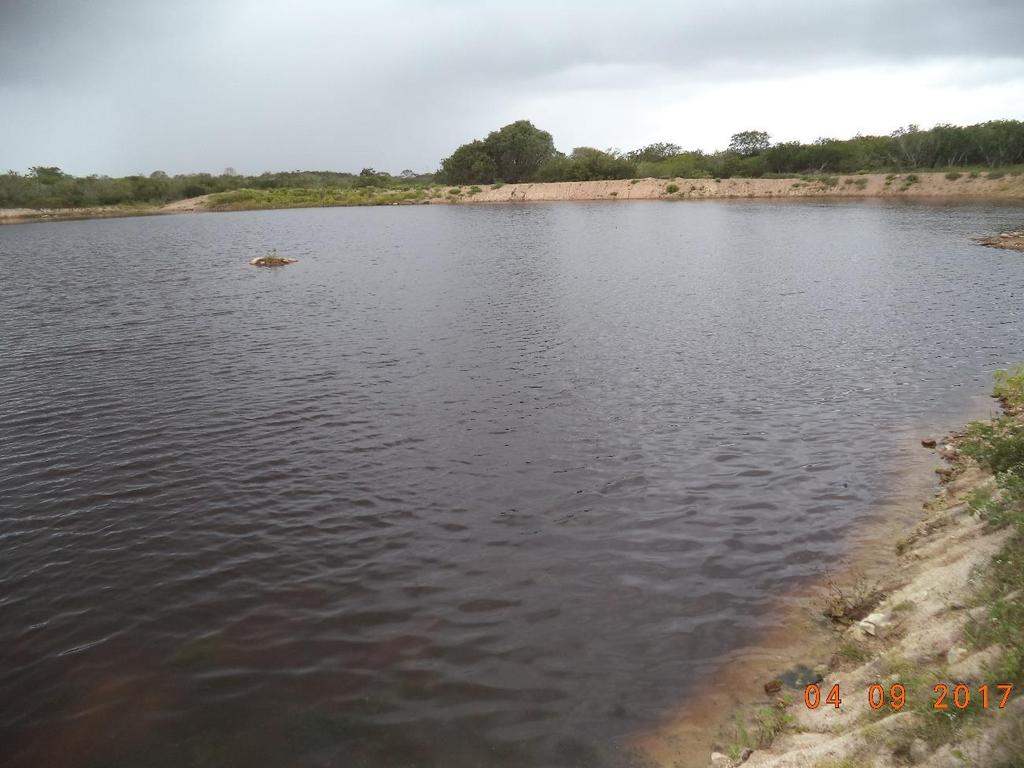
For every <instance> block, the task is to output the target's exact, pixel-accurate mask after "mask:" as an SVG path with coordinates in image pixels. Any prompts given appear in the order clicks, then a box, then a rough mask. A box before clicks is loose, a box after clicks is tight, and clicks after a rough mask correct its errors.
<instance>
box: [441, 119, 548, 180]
mask: <svg viewBox="0 0 1024 768" xmlns="http://www.w3.org/2000/svg"><path fill="white" fill-rule="evenodd" d="M553 157H555V142H554V140H553V139H552V138H551V134H550V133H548V132H547V131H542V130H540V129H539V128H537V127H536V126H535V125H534V124H533V123H531V122H530V121H529V120H517V121H516V122H514V123H509V124H508V125H506V126H504V127H503V128H499V129H498V130H497V131H492V132H491V133H489V134H488V135H487V138H486V139H484V140H483V141H480V140H477V141H471V142H470V143H468V144H463V145H462V146H461V147H459V148H458V149H456V150H455V152H453V153H452V155H451V157H448V158H445V159H444V160H442V161H441V170H440V172H439V174H438V178H439V180H440V181H441V182H442V183H445V184H490V183H492V182H494V181H495V180H497V179H501V180H502V181H507V182H509V183H515V182H519V181H527V180H529V179H532V178H533V177H534V175H535V174H536V173H537V171H538V169H539V168H540V167H541V166H542V165H543V164H544V163H545V162H547V161H548V160H550V159H552V158H553Z"/></svg>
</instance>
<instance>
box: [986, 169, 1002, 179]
mask: <svg viewBox="0 0 1024 768" xmlns="http://www.w3.org/2000/svg"><path fill="white" fill-rule="evenodd" d="M1004 175H1005V174H1004V173H1003V172H1002V171H989V172H988V173H986V174H985V178H986V179H1001V178H1003V176H1004Z"/></svg>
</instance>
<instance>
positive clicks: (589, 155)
mask: <svg viewBox="0 0 1024 768" xmlns="http://www.w3.org/2000/svg"><path fill="white" fill-rule="evenodd" d="M1021 164H1024V122H1022V121H1019V120H993V121H990V122H987V123H979V124H978V125H970V126H955V125H937V126H935V127H934V128H931V129H929V130H920V129H919V128H918V127H917V126H914V125H911V126H908V127H906V128H900V129H899V130H897V131H894V132H893V133H892V134H890V135H888V136H855V137H854V138H852V139H845V140H840V139H828V138H824V139H818V140H817V141H815V142H812V143H810V144H802V143H800V142H782V143H776V144H772V143H771V137H770V136H769V135H768V134H767V133H766V132H764V131H742V132H740V133H736V134H734V135H733V136H732V139H731V141H730V142H729V146H728V148H727V149H724V150H722V151H720V152H713V153H705V152H702V151H701V150H683V149H682V148H681V147H680V146H679V145H677V144H672V143H669V142H659V143H655V144H649V145H647V146H645V147H641V148H639V149H635V150H632V151H630V152H620V151H618V150H614V149H608V150H600V149H595V148H593V147H576V148H575V149H574V150H572V152H570V153H569V154H564V153H562V152H559V151H558V150H557V149H555V144H554V139H553V138H552V136H551V134H550V133H548V132H547V131H542V130H540V129H539V128H537V127H536V126H534V125H533V124H532V123H531V122H529V121H528V120H519V121H516V122H514V123H510V124H509V125H506V126H505V127H503V128H500V129H499V130H497V131H492V132H491V133H489V134H488V135H487V137H486V138H483V139H479V140H476V141H471V142H469V143H468V144H463V145H462V146H461V147H459V148H458V149H456V150H455V152H453V153H452V155H451V156H450V157H448V158H445V159H444V160H443V161H442V162H441V167H440V169H439V170H438V171H437V173H436V174H429V173H420V174H418V173H414V172H412V171H402V173H401V174H399V175H397V176H393V175H391V174H388V173H382V172H378V171H375V170H374V169H373V168H364V169H363V170H362V171H360V172H359V173H339V172H334V171H288V172H283V173H263V174H260V175H258V176H242V175H239V174H237V173H235V172H234V171H232V170H231V169H230V168H229V169H226V170H225V171H224V172H223V173H222V174H220V175H219V176H215V175H212V174H209V173H193V174H182V175H177V176H170V175H168V174H166V173H164V172H163V171H154V172H153V173H151V174H149V175H148V176H126V177H123V178H111V177H109V176H70V175H68V174H66V173H64V172H63V171H61V169H60V168H55V167H45V166H37V167H34V168H31V169H30V170H29V172H28V173H25V174H21V173H17V172H15V171H9V172H8V173H7V174H6V175H0V208H78V207H88V206H125V205H127V206H132V205H138V206H151V205H160V204H164V203H168V202H172V201H175V200H182V199H185V198H190V197H198V196H200V195H207V194H212V193H216V194H218V198H217V201H216V203H217V205H219V206H221V207H230V206H239V207H243V206H244V207H254V205H255V204H258V205H260V206H263V207H268V208H276V207H282V206H304V205H360V204H372V203H373V202H388V201H390V200H398V199H415V198H419V197H424V196H427V189H428V188H429V187H430V186H431V185H433V184H439V185H446V186H453V185H490V186H491V187H492V188H497V187H499V186H500V185H502V184H504V183H514V182H523V181H538V182H540V181H594V180H600V179H635V178H640V177H643V178H646V177H654V178H661V179H677V178H708V179H715V180H720V179H725V178H729V177H733V176H740V177H752V178H758V177H769V178H770V177H791V176H795V175H808V174H810V175H816V176H818V177H822V178H832V176H831V175H832V174H858V173H868V172H893V173H902V172H906V171H913V170H943V171H947V173H946V178H947V179H949V180H950V181H955V180H956V179H959V178H960V176H961V175H963V174H961V171H964V172H965V173H966V176H967V179H966V180H965V182H964V183H966V182H967V181H970V180H971V179H977V178H979V177H981V176H982V175H983V174H984V176H985V178H987V179H999V178H1002V177H1003V176H1004V174H1005V173H1007V172H1009V173H1012V174H1019V173H1020V172H1021V170H1022V168H1021ZM995 169H998V170H995ZM907 178H908V179H910V178H915V179H916V177H911V176H908V177H907ZM837 183H838V182H837ZM904 183H905V184H906V183H907V182H904ZM909 183H913V182H909ZM385 192H386V194H385ZM471 194H472V193H471Z"/></svg>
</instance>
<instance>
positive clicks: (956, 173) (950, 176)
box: [946, 171, 963, 181]
mask: <svg viewBox="0 0 1024 768" xmlns="http://www.w3.org/2000/svg"><path fill="white" fill-rule="evenodd" d="M961 176H963V174H962V173H960V172H959V171H950V172H949V173H947V174H946V178H947V179H949V180H950V181H956V180H957V179H959V178H960V177H961Z"/></svg>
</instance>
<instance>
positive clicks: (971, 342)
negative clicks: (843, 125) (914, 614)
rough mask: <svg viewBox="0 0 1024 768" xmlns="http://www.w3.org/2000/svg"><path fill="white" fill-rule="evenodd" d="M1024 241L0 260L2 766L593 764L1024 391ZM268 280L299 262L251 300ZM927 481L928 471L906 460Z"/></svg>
mask: <svg viewBox="0 0 1024 768" xmlns="http://www.w3.org/2000/svg"><path fill="white" fill-rule="evenodd" d="M1020 221H1021V210H1020V208H1017V209H1014V208H1011V207H993V206H962V207H947V206H920V205H902V206H898V205H882V204H872V203H850V202H844V203H842V204H839V203H827V204H826V203H813V202H810V203H807V202H800V203H771V202H700V203H675V204H672V203H657V202H640V203H615V204H611V203H608V204H579V205H577V204H559V205H546V206H544V205H533V206H520V207H516V206H501V207H499V206H494V207H484V206H480V207H474V206H458V207H436V206H435V207H413V208H371V209H323V210H301V211H271V212H260V213H237V214H219V215H216V214H204V215H184V216H175V217H161V218H144V219H121V220H107V221H84V222H65V223H53V224H34V225H23V226H12V227H4V228H0V351H2V358H0V388H2V392H3V396H2V398H0V554H2V557H0V752H2V753H3V755H4V758H3V760H2V761H0V762H3V763H4V764H5V765H13V766H47V768H64V767H70V766H74V767H78V766H82V767H88V768H92V767H93V766H154V767H156V768H163V767H164V766H167V767H168V768H170V767H172V766H173V767H174V768H185V767H187V766H240V767H241V766H247V767H248V766H284V765H288V766H328V765H330V766H335V765H337V766H360V765H362V766H372V767H374V768H377V767H378V766H380V767H383V766H436V767H437V768H442V767H443V768H461V767H463V766H484V765H486V766H498V767H499V768H500V767H501V766H539V765H551V766H555V765H559V766H570V765H601V764H615V763H617V762H619V761H620V760H621V759H622V758H621V755H619V751H620V748H621V747H622V745H623V744H624V743H627V737H628V735H629V734H630V733H633V732H636V731H637V730H638V729H640V728H643V727H646V726H649V725H651V724H652V723H655V722H657V721H658V720H659V718H662V717H664V716H666V713H669V712H671V711H672V709H673V708H674V707H676V706H678V705H679V704H680V702H682V701H684V700H686V698H687V697H688V696H692V695H694V693H695V686H696V684H697V683H696V681H698V680H699V679H700V675H701V674H704V673H706V672H707V671H708V670H710V669H713V668H714V666H715V664H716V663H717V662H718V661H720V660H721V659H722V657H723V654H725V653H727V652H728V651H730V650H731V649H735V648H736V647H738V646H739V645H741V644H743V643H746V642H750V641H751V640H752V639H754V638H755V637H756V636H757V633H758V632H759V631H760V630H762V629H763V628H764V627H765V626H766V625H767V624H768V623H769V622H770V617H769V615H768V613H767V608H768V605H769V601H770V600H771V599H772V598H773V597H774V596H776V595H779V594H781V593H784V592H785V591H786V590H788V589H792V588H794V587H796V586H797V585H798V584H800V583H801V580H802V579H806V578H807V577H808V576H809V575H812V574H815V573H817V572H818V571H820V569H821V568H822V566H823V564H826V563H827V562H828V560H829V558H830V557H832V556H834V555H835V554H836V552H837V551H838V550H839V549H840V548H841V546H842V535H843V533H844V531H848V530H849V529H850V526H851V525H852V524H853V523H855V522H856V521H857V520H858V518H862V517H863V516H864V515H865V514H867V513H869V512H870V511H871V509H872V508H873V507H874V506H875V505H877V503H878V502H879V500H880V499H881V498H882V497H883V496H884V494H885V484H886V467H885V462H886V461H887V459H886V457H887V456H889V457H891V456H892V455H894V452H895V451H897V450H898V449H899V448H900V445H902V443H901V441H903V440H905V438H906V432H905V430H906V429H908V428H913V427H914V426H915V425H922V424H925V425H935V426H939V427H941V426H955V423H953V422H952V421H951V420H952V419H955V417H956V414H958V413H960V412H961V411H962V409H963V407H964V403H965V402H967V400H968V399H969V398H971V397H972V396H977V395H981V394H983V393H985V392H986V391H987V390H988V388H989V386H990V382H989V379H988V376H987V372H988V371H990V370H991V369H992V368H994V367H998V366H1000V365H1003V364H1005V363H1007V362H1009V361H1012V360H1015V359H1019V358H1021V357H1024V344H1022V336H1024V334H1022V330H1021V329H1022V323H1021V319H1022V318H1021V312H1022V307H1024V302H1022V290H1024V258H1022V255H1021V254H1015V253H1012V252H1003V251H996V250H991V249H985V248H980V247H977V246H974V245H971V244H970V242H969V240H968V237H969V236H970V235H971V234H974V233H978V232H984V231H990V230H993V229H998V228H999V227H1000V226H1006V225H1019V224H1020ZM271 248H276V249H278V251H280V252H281V253H282V254H284V255H290V256H295V257H297V258H299V259H300V262H299V263H298V264H296V265H293V266H290V267H287V268H285V269H281V270H259V269H255V268H252V267H249V266H248V265H247V263H246V262H247V260H248V259H249V258H251V257H252V256H254V255H258V254H260V253H265V252H267V251H268V250H269V249H271ZM918 450H920V449H918Z"/></svg>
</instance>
